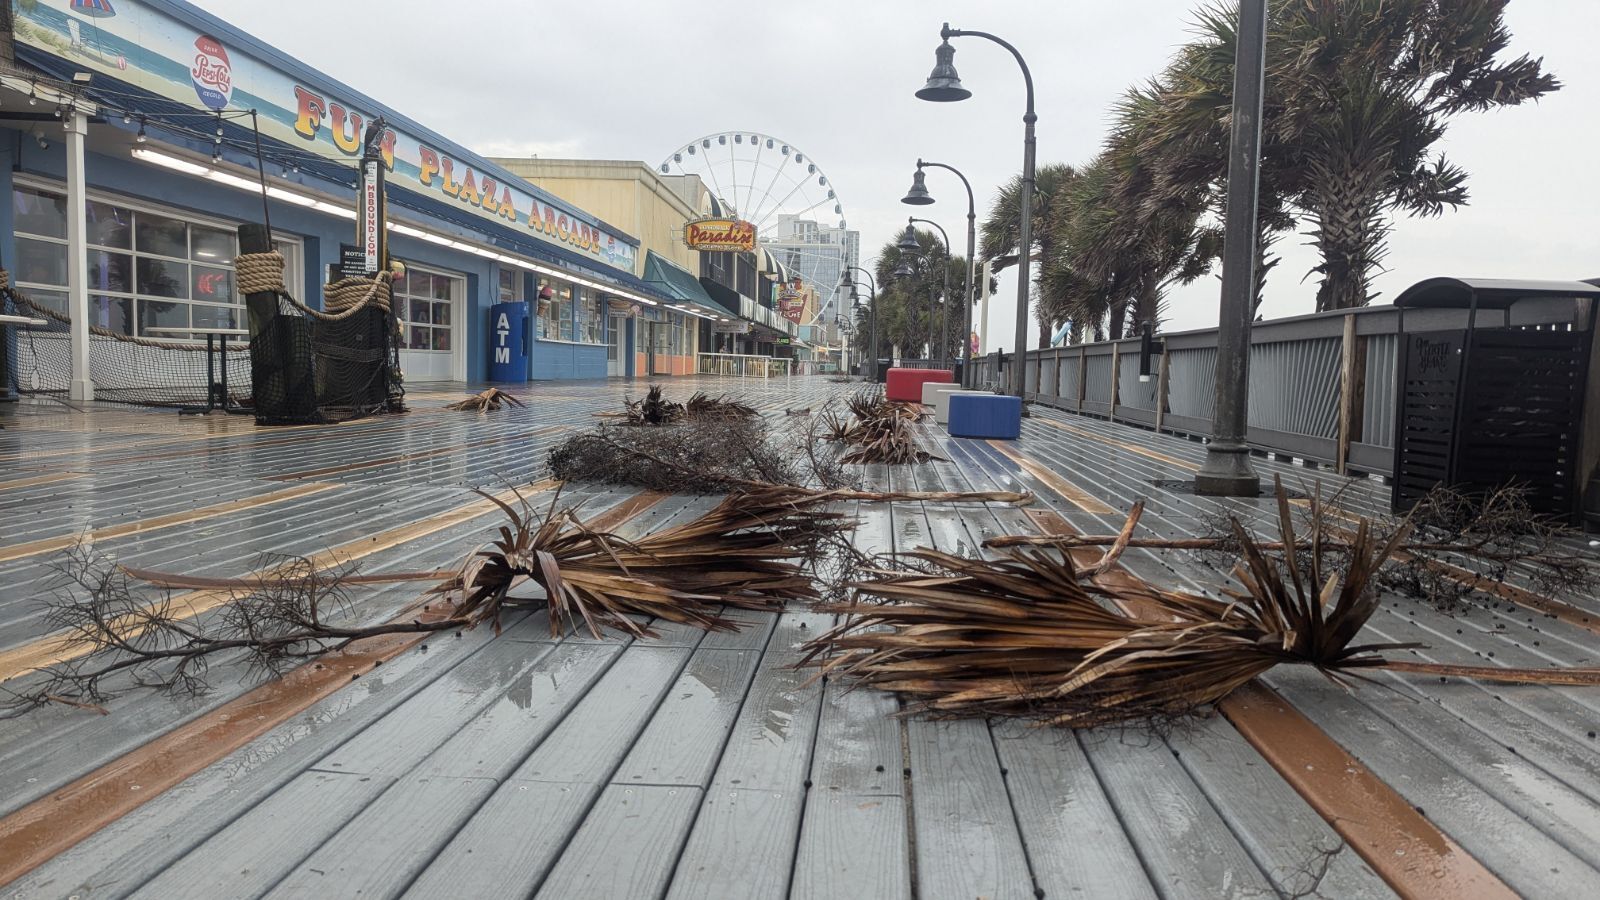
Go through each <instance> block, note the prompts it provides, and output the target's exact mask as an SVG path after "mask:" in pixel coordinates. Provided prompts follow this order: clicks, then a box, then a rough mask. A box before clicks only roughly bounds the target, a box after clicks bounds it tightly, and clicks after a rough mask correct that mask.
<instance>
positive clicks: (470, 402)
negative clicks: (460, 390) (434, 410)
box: [444, 388, 527, 412]
mask: <svg viewBox="0 0 1600 900" xmlns="http://www.w3.org/2000/svg"><path fill="white" fill-rule="evenodd" d="M502 405H505V406H527V404H526V403H523V402H522V401H521V400H518V399H517V398H516V397H515V396H513V395H511V394H508V393H506V392H505V391H502V390H500V389H499V388H489V389H488V390H484V391H479V392H478V393H476V394H473V395H472V396H471V397H468V398H467V399H465V400H457V401H456V402H455V403H447V404H445V407H444V408H445V409H463V410H467V411H469V412H493V411H495V410H497V409H499V408H500V407H501V406H502Z"/></svg>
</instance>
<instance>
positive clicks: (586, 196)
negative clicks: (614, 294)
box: [493, 157, 710, 276]
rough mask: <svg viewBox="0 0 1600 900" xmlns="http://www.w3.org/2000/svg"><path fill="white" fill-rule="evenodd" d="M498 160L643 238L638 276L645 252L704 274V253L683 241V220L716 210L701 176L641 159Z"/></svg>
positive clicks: (519, 173) (547, 188) (641, 271)
mask: <svg viewBox="0 0 1600 900" xmlns="http://www.w3.org/2000/svg"><path fill="white" fill-rule="evenodd" d="M493 161H494V162H496V163H499V164H500V165H502V166H504V167H505V168H507V169H509V170H510V171H511V173H512V174H514V175H518V176H521V177H522V178H526V179H527V180H528V181H531V182H533V183H534V184H536V185H538V186H539V187H541V188H543V189H545V190H547V191H549V192H550V193H552V194H554V195H556V196H557V197H559V198H561V199H562V200H565V201H567V202H568V203H571V204H574V205H575V206H577V207H578V208H579V209H582V210H584V211H585V212H587V213H589V214H590V215H593V216H597V217H599V218H600V219H601V220H603V221H605V222H606V223H607V224H609V225H613V226H616V227H617V228H619V229H621V230H622V231H624V232H626V233H628V234H631V235H633V236H634V237H636V238H638V239H639V244H640V252H639V254H638V262H637V271H635V272H634V273H633V274H635V275H640V276H642V275H644V259H645V255H644V251H645V250H654V251H655V252H656V255H657V256H662V257H665V258H666V259H669V260H671V261H673V262H674V263H677V264H678V265H680V266H682V267H684V268H685V269H688V270H689V271H690V272H693V273H694V274H695V275H699V274H700V254H699V251H696V250H690V249H689V248H688V247H687V246H685V245H684V243H683V224H684V223H685V222H687V221H689V220H690V219H694V218H698V217H700V216H702V215H704V214H705V213H704V212H703V211H702V210H706V209H709V208H710V207H709V197H710V194H709V192H708V191H707V190H706V188H705V186H704V184H702V183H701V182H700V179H699V178H698V177H695V176H682V175H674V176H665V177H664V176H662V175H660V174H658V173H657V172H656V170H655V169H653V168H651V167H650V166H647V165H645V164H644V163H643V162H640V161H638V160H612V159H600V160H594V159H527V158H518V157H495V158H493Z"/></svg>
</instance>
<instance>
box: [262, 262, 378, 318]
mask: <svg viewBox="0 0 1600 900" xmlns="http://www.w3.org/2000/svg"><path fill="white" fill-rule="evenodd" d="M233 268H234V272H235V273H237V275H238V282H239V293H241V294H246V295H248V294H276V295H277V296H278V298H279V299H281V300H284V301H287V302H288V303H289V305H291V306H293V307H294V308H295V309H297V310H299V311H300V312H302V313H304V314H305V315H308V316H311V317H312V318H314V319H318V320H321V321H323V322H338V321H341V320H344V319H348V318H350V317H351V316H353V315H355V314H356V313H358V312H360V311H361V310H363V309H366V308H367V306H369V305H376V306H377V307H378V308H379V309H381V310H383V311H384V312H388V311H389V303H390V296H391V294H392V288H391V286H390V282H391V281H393V279H394V276H393V275H392V274H390V273H388V272H380V273H378V276H377V277H376V278H341V279H339V280H338V281H335V282H334V283H333V284H330V285H327V286H326V287H325V288H323V306H324V307H326V309H312V308H311V307H309V306H306V305H305V304H304V303H301V302H300V301H299V300H296V299H295V298H294V296H293V295H292V294H290V293H289V292H288V290H286V289H285V288H284V286H283V254H281V253H279V252H278V251H276V250H269V251H267V252H265V253H241V254H239V256H238V258H236V259H235V260H234V261H233Z"/></svg>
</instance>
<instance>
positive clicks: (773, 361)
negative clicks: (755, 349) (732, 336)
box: [696, 353, 793, 378]
mask: <svg viewBox="0 0 1600 900" xmlns="http://www.w3.org/2000/svg"><path fill="white" fill-rule="evenodd" d="M697 359H698V364H697V368H696V371H697V372H699V373H700V374H701V375H729V376H738V377H740V378H779V377H784V376H787V375H789V374H791V372H792V370H791V368H790V363H792V362H793V360H789V359H783V358H780V357H776V356H744V355H741V354H737V353H700V354H697Z"/></svg>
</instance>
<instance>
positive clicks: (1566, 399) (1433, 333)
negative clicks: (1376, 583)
mask: <svg viewBox="0 0 1600 900" xmlns="http://www.w3.org/2000/svg"><path fill="white" fill-rule="evenodd" d="M1582 298H1596V299H1591V300H1589V301H1588V302H1591V303H1593V302H1600V287H1596V286H1594V285H1591V284H1586V283H1584V282H1568V281H1506V280H1499V279H1458V278H1432V279H1429V280H1427V281H1423V282H1419V283H1418V284H1416V285H1413V286H1412V287H1411V288H1409V289H1407V290H1406V292H1405V293H1403V294H1401V295H1400V296H1399V297H1398V298H1396V299H1395V306H1396V307H1399V310H1400V313H1399V317H1400V327H1399V348H1398V349H1399V355H1398V359H1397V360H1396V365H1395V370H1396V372H1395V375H1396V387H1395V431H1394V435H1395V437H1394V481H1393V486H1392V489H1391V496H1390V499H1391V504H1392V506H1393V508H1394V509H1395V510H1396V511H1397V512H1404V511H1406V510H1409V509H1410V508H1411V507H1412V506H1414V505H1415V504H1416V502H1417V501H1418V500H1420V499H1422V498H1423V497H1424V496H1426V495H1427V493H1428V492H1429V491H1430V490H1432V489H1433V488H1434V487H1435V486H1436V485H1441V484H1443V485H1448V486H1451V487H1455V488H1458V489H1461V490H1463V491H1466V492H1468V493H1481V492H1486V491H1490V490H1493V489H1495V488H1499V487H1503V486H1506V485H1508V484H1515V485H1520V486H1521V487H1522V488H1523V489H1524V490H1526V492H1527V499H1528V503H1529V505H1530V506H1531V507H1532V508H1533V511H1534V512H1538V513H1544V514H1546V515H1551V516H1558V517H1560V518H1562V519H1567V520H1574V519H1576V518H1577V516H1578V515H1579V512H1580V510H1581V508H1582V500H1583V497H1582V494H1583V487H1584V483H1585V481H1587V478H1588V473H1587V472H1585V471H1582V469H1583V468H1584V465H1585V464H1584V462H1583V461H1582V460H1581V459H1580V458H1579V457H1580V454H1581V453H1582V451H1583V448H1582V446H1581V445H1582V438H1583V414H1584V409H1583V406H1584V394H1585V390H1586V386H1587V381H1588V371H1589V355H1590V348H1591V345H1592V341H1593V337H1594V327H1593V319H1594V316H1593V315H1584V314H1581V313H1580V307H1582V306H1583V305H1584V300H1583V299H1582ZM1527 301H1539V302H1538V303H1537V305H1535V304H1533V303H1527ZM1523 304H1526V305H1523ZM1564 304H1566V305H1567V306H1565V307H1564ZM1519 307H1520V311H1521V314H1520V315H1519V314H1518V308H1519ZM1564 308H1570V310H1571V316H1570V318H1569V320H1568V321H1566V322H1562V321H1560V320H1561V319H1562V318H1563V317H1564V316H1565V312H1564ZM1449 309H1456V310H1460V309H1464V310H1466V311H1467V316H1466V321H1465V323H1464V327H1427V328H1426V329H1425V330H1419V331H1416V332H1412V333H1407V331H1406V319H1407V313H1408V312H1409V313H1410V314H1411V319H1412V321H1413V322H1416V321H1418V319H1419V318H1420V317H1419V315H1418V313H1417V311H1419V310H1449ZM1480 310H1487V311H1492V312H1495V313H1498V315H1496V316H1495V318H1496V319H1498V320H1499V321H1498V322H1497V323H1493V324H1490V325H1487V326H1485V325H1480V323H1479V321H1478V313H1479V311H1480ZM1432 315H1433V316H1434V317H1435V320H1436V321H1437V322H1438V325H1439V326H1448V325H1455V324H1457V323H1460V321H1461V320H1460V317H1459V316H1455V317H1448V318H1453V319H1454V320H1455V321H1454V322H1448V321H1441V320H1443V319H1446V318H1447V317H1441V316H1439V315H1438V314H1437V313H1434V314H1432ZM1519 318H1521V319H1522V322H1520V323H1519V322H1518V319H1519ZM1580 326H1581V327H1580Z"/></svg>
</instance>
